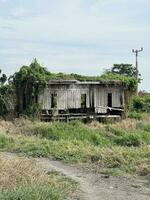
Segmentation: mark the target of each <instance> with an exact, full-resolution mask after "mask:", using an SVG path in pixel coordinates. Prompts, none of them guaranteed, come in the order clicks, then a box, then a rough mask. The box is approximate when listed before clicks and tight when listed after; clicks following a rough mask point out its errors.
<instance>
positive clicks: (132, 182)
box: [6, 154, 150, 200]
mask: <svg viewBox="0 0 150 200" xmlns="http://www.w3.org/2000/svg"><path fill="white" fill-rule="evenodd" d="M6 156H9V157H11V158H12V157H14V156H15V157H16V156H17V155H15V154H6ZM29 159H31V158H29ZM32 159H33V158H32ZM34 160H35V161H36V164H37V165H38V166H40V167H41V168H43V169H44V170H46V171H51V170H55V171H57V172H59V173H61V174H63V175H65V176H67V177H68V178H71V179H73V180H75V181H77V182H78V183H79V184H80V192H79V194H78V196H79V199H81V200H149V199H150V188H146V187H144V185H143V184H144V181H142V180H137V179H128V178H116V177H107V178H106V177H103V176H102V175H100V174H93V173H89V172H88V173H87V172H84V171H83V170H81V169H78V168H76V167H75V166H70V165H66V164H63V163H62V162H59V161H52V160H49V159H45V158H38V159H37V158H36V159H34Z"/></svg>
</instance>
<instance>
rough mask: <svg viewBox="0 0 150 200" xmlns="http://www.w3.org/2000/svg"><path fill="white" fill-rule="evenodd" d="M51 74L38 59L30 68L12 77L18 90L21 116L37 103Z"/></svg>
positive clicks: (21, 69)
mask: <svg viewBox="0 0 150 200" xmlns="http://www.w3.org/2000/svg"><path fill="white" fill-rule="evenodd" d="M50 76H51V73H50V72H48V71H47V69H46V68H44V67H42V66H41V65H40V64H39V63H38V62H37V59H34V60H33V62H32V63H31V64H30V65H29V66H22V67H21V68H20V70H19V72H16V73H15V74H14V75H13V77H12V82H13V84H14V86H15V90H16V98H17V111H18V113H19V114H21V113H24V112H26V111H27V110H29V108H31V107H32V106H33V107H34V104H35V103H37V96H38V94H39V92H40V91H41V90H42V89H43V88H44V87H46V83H47V81H48V80H49V79H50Z"/></svg>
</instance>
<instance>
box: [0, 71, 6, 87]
mask: <svg viewBox="0 0 150 200" xmlns="http://www.w3.org/2000/svg"><path fill="white" fill-rule="evenodd" d="M1 73H2V70H1V69H0V85H3V84H4V83H5V82H6V81H7V76H6V74H2V75H1Z"/></svg>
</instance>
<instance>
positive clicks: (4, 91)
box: [0, 70, 15, 116]
mask: <svg viewBox="0 0 150 200" xmlns="http://www.w3.org/2000/svg"><path fill="white" fill-rule="evenodd" d="M1 73H2V71H1V70H0V74H1ZM6 81H7V76H6V75H5V74H2V75H1V76H0V115H1V116H4V115H5V114H8V113H10V111H13V110H14V107H15V95H14V89H13V86H12V85H11V84H5V83H6Z"/></svg>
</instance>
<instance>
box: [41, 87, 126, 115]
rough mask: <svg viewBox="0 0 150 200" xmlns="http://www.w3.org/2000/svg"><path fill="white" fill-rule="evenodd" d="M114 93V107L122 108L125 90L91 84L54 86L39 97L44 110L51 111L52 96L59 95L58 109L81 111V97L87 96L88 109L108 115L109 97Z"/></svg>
mask: <svg viewBox="0 0 150 200" xmlns="http://www.w3.org/2000/svg"><path fill="white" fill-rule="evenodd" d="M108 93H112V107H116V108H120V107H122V106H123V105H121V96H122V98H123V102H122V103H123V104H124V90H122V89H121V88H120V87H117V86H111V87H107V86H102V85H100V84H99V85H98V84H97V85H96V84H95V85H91V84H88V83H87V84H85V85H83V84H68V85H67V84H66V85H63V84H52V85H48V87H47V88H46V89H44V91H43V92H42V93H41V94H40V95H39V99H38V101H39V103H40V104H41V105H42V109H43V110H50V109H51V94H57V109H58V110H65V109H80V108H81V95H82V94H86V108H90V107H94V108H95V112H96V113H107V108H100V106H102V107H107V106H108V105H107V101H108V100H107V97H108Z"/></svg>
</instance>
